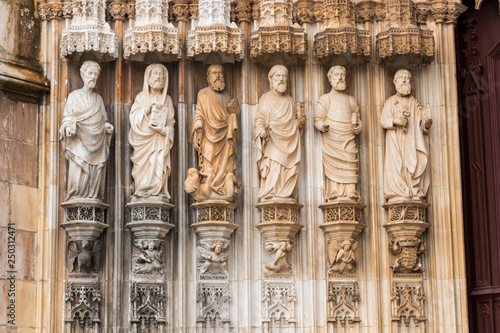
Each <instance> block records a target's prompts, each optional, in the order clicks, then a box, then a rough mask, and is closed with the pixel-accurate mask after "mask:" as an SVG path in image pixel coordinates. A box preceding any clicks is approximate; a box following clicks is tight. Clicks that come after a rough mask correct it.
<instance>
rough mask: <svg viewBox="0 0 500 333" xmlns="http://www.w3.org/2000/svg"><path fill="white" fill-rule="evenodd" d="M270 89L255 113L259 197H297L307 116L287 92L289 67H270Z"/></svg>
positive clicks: (291, 199) (281, 198) (288, 199)
mask: <svg viewBox="0 0 500 333" xmlns="http://www.w3.org/2000/svg"><path fill="white" fill-rule="evenodd" d="M268 78H269V84H270V88H271V89H270V91H269V92H267V93H265V94H264V95H262V97H261V98H260V100H259V105H258V107H257V113H256V115H255V134H256V138H255V142H256V145H257V150H258V156H257V166H258V169H259V174H260V189H259V194H258V197H259V200H260V201H261V202H264V201H272V200H278V201H283V200H284V201H292V202H295V201H296V200H297V193H298V178H299V162H300V155H301V129H302V127H303V126H304V124H305V117H304V115H303V114H302V113H301V111H302V110H298V109H297V107H296V105H295V103H294V100H293V98H292V97H291V96H290V95H287V94H285V91H286V88H287V81H288V70H287V68H286V67H285V66H283V65H275V66H274V67H272V68H271V70H270V71H269V75H268Z"/></svg>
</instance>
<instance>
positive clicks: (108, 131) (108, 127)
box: [104, 123, 114, 134]
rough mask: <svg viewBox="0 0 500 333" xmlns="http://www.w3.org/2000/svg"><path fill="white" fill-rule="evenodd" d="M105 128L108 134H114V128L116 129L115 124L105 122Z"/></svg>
mask: <svg viewBox="0 0 500 333" xmlns="http://www.w3.org/2000/svg"><path fill="white" fill-rule="evenodd" d="M104 130H105V131H106V133H108V134H113V130H114V128H113V125H111V124H110V123H106V124H104Z"/></svg>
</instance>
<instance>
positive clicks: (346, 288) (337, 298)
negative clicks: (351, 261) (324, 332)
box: [328, 281, 361, 327]
mask: <svg viewBox="0 0 500 333" xmlns="http://www.w3.org/2000/svg"><path fill="white" fill-rule="evenodd" d="M360 300H361V295H360V292H359V286H358V283H357V282H354V283H352V284H351V283H347V284H337V283H335V282H332V281H330V282H328V321H329V322H333V323H340V326H341V327H349V326H351V325H353V324H354V323H357V322H360V321H361V319H360V318H359V309H358V307H359V302H360Z"/></svg>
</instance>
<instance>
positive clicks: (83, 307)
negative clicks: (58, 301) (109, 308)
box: [64, 282, 101, 333]
mask: <svg viewBox="0 0 500 333" xmlns="http://www.w3.org/2000/svg"><path fill="white" fill-rule="evenodd" d="M64 302H65V303H66V315H65V327H66V332H78V331H83V332H89V333H98V332H99V327H100V319H99V307H100V303H101V292H100V290H99V284H98V283H97V282H95V283H91V284H81V283H76V282H75V283H72V282H68V285H67V287H66V293H65V295H64Z"/></svg>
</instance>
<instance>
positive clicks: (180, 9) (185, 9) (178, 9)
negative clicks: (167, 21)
mask: <svg viewBox="0 0 500 333" xmlns="http://www.w3.org/2000/svg"><path fill="white" fill-rule="evenodd" d="M172 8H173V11H174V15H175V17H176V18H177V21H187V20H188V18H189V13H190V8H189V6H188V5H187V4H175V5H174V6H173V7H172Z"/></svg>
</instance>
